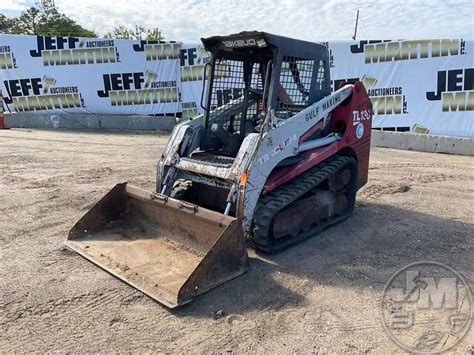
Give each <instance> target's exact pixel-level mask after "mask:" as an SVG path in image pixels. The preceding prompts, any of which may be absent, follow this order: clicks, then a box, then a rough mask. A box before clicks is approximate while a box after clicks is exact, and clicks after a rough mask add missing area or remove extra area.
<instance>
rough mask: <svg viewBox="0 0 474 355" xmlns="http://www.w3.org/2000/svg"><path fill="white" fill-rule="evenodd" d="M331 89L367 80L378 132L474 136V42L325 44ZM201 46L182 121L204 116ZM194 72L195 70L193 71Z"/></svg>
mask: <svg viewBox="0 0 474 355" xmlns="http://www.w3.org/2000/svg"><path fill="white" fill-rule="evenodd" d="M322 44H324V45H326V46H327V47H328V49H329V55H330V68H331V78H332V87H333V89H337V88H338V87H339V84H340V83H341V82H342V81H345V82H349V83H354V82H356V81H358V80H360V81H362V82H363V83H364V85H365V86H366V88H367V92H368V94H369V96H370V99H371V101H372V104H373V110H374V119H373V121H372V122H373V123H372V125H373V127H374V128H376V129H383V130H390V131H398V132H410V131H411V132H419V133H431V134H440V135H453V136H467V137H474V114H473V109H474V91H473V90H474V87H473V85H474V68H473V67H474V42H473V41H464V40H462V39H435V40H418V41H416V40H413V41H403V40H393V41H392V40H383V41H382V40H374V41H358V42H355V41H351V42H349V41H348V42H323V43H322ZM205 53H206V52H205V51H204V49H203V48H202V45H199V44H183V47H182V50H181V65H182V67H181V90H182V99H183V116H184V114H185V112H186V111H187V110H190V111H191V110H192V112H190V111H188V112H190V113H192V114H186V117H192V116H193V115H194V114H195V111H197V112H199V113H201V112H202V109H201V107H200V100H201V91H202V87H203V86H202V76H203V73H204V71H203V70H204V63H205V62H207V61H208V60H209V58H208V57H206V54H205ZM191 68H192V69H191Z"/></svg>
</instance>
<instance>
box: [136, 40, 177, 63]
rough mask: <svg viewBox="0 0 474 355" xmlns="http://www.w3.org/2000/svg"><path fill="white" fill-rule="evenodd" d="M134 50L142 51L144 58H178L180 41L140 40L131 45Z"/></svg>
mask: <svg viewBox="0 0 474 355" xmlns="http://www.w3.org/2000/svg"><path fill="white" fill-rule="evenodd" d="M133 50H134V51H135V52H144V53H145V59H146V60H166V59H179V58H180V55H181V43H177V42H174V41H170V42H165V41H140V43H139V44H134V45H133Z"/></svg>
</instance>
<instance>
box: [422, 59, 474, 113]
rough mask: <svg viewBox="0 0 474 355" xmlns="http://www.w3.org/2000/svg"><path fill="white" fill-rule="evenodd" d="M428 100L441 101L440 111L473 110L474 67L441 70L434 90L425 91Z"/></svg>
mask: <svg viewBox="0 0 474 355" xmlns="http://www.w3.org/2000/svg"><path fill="white" fill-rule="evenodd" d="M426 99H427V100H428V101H441V102H442V112H449V111H473V110H474V68H465V69H452V70H441V71H439V72H438V73H437V85H436V90H435V91H428V92H426Z"/></svg>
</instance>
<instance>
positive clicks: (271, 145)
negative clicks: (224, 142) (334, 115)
mask: <svg viewBox="0 0 474 355" xmlns="http://www.w3.org/2000/svg"><path fill="white" fill-rule="evenodd" d="M352 89H353V87H352V86H345V87H344V88H341V89H339V90H337V91H336V92H334V93H332V94H331V95H329V96H327V97H325V98H324V99H322V100H320V101H318V102H317V103H315V104H313V105H311V106H310V107H308V108H306V109H304V110H302V111H301V112H299V113H298V114H296V115H294V116H293V117H291V118H289V119H287V120H281V121H280V122H279V123H278V124H277V127H275V128H273V129H270V130H269V131H268V132H266V133H264V134H263V135H262V138H261V139H260V141H259V142H258V147H257V149H256V151H255V153H254V155H253V157H252V159H251V160H250V162H251V164H250V165H249V166H248V168H247V180H246V183H245V185H244V186H241V187H240V189H241V190H240V194H239V195H240V198H239V206H238V216H239V217H241V218H242V226H243V229H244V233H245V234H246V235H249V234H250V230H251V225H252V217H253V213H254V210H255V207H256V205H257V201H258V198H259V196H260V193H261V192H262V190H263V187H264V185H265V182H266V181H267V180H268V176H269V175H270V173H271V172H272V171H273V170H274V168H275V167H276V166H277V164H278V163H279V162H280V161H282V160H283V159H285V158H287V157H291V156H294V155H296V154H297V152H298V146H299V138H300V137H301V136H302V135H303V134H304V133H305V132H307V131H308V130H309V129H310V128H311V127H313V126H314V125H315V124H317V123H318V122H319V121H320V120H322V119H323V118H324V117H326V116H327V115H328V114H329V113H330V112H331V111H332V110H334V108H335V107H336V106H337V105H339V104H341V103H342V102H343V101H344V100H346V99H347V98H348V97H349V96H350V94H351V92H352ZM242 196H243V198H242Z"/></svg>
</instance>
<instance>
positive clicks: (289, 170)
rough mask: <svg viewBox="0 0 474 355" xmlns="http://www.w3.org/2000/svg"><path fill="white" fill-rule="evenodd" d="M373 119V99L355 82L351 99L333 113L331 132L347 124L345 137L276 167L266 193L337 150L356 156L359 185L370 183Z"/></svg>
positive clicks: (265, 189) (360, 84) (269, 179)
mask: <svg viewBox="0 0 474 355" xmlns="http://www.w3.org/2000/svg"><path fill="white" fill-rule="evenodd" d="M371 120H372V106H371V103H370V100H369V98H368V96H367V93H366V92H365V88H364V86H363V85H362V83H360V82H359V83H356V85H355V86H354V91H353V94H352V96H351V97H350V101H349V102H345V103H343V105H339V106H337V107H336V108H335V109H334V111H333V112H332V120H331V132H337V131H338V129H340V127H343V126H344V127H346V128H345V130H344V133H343V135H342V138H341V139H340V140H339V141H338V142H335V143H333V144H331V145H328V146H325V147H320V148H316V149H312V150H309V151H307V152H304V153H302V155H303V157H304V158H303V160H302V161H300V162H299V163H297V164H295V165H291V166H286V167H282V168H277V169H275V170H273V171H272V173H271V174H270V176H269V177H268V180H267V181H266V182H265V186H264V188H263V193H264V194H266V193H268V192H270V191H272V190H274V189H275V188H277V187H278V186H280V185H282V184H284V183H286V182H288V181H290V180H292V179H293V178H295V177H297V176H298V175H300V174H302V173H303V172H305V171H306V170H308V169H310V168H312V167H313V166H315V165H317V164H318V163H320V162H321V161H323V160H325V159H327V158H329V157H330V156H332V155H334V154H336V153H340V154H343V155H353V156H354V157H355V158H356V159H357V161H358V181H357V187H358V188H360V187H362V186H363V185H364V184H365V183H366V182H367V174H368V167H369V151H370V127H371ZM318 125H319V124H318ZM361 126H362V128H361ZM305 136H306V134H305V135H303V139H300V141H302V140H304V137H305ZM359 136H360V137H359Z"/></svg>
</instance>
